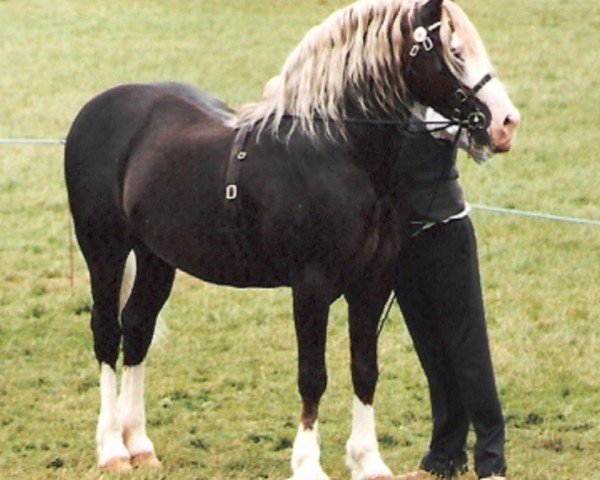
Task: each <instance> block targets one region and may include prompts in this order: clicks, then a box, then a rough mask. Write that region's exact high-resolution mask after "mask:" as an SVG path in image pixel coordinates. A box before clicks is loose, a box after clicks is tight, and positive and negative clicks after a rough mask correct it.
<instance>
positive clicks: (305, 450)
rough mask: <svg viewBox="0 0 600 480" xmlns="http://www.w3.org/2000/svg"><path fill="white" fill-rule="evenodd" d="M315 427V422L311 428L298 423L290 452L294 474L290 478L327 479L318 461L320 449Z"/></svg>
mask: <svg viewBox="0 0 600 480" xmlns="http://www.w3.org/2000/svg"><path fill="white" fill-rule="evenodd" d="M317 427H318V424H317V423H315V425H314V427H313V428H312V429H305V428H304V426H303V425H300V428H299V429H298V434H297V435H296V440H295V441H294V451H293V453H292V472H293V473H294V475H293V477H292V478H291V479H290V480H329V477H328V476H327V475H325V472H323V469H322V468H321V464H320V462H319V458H320V457H321V450H320V448H319V433H318V429H317Z"/></svg>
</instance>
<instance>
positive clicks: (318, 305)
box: [65, 0, 519, 480]
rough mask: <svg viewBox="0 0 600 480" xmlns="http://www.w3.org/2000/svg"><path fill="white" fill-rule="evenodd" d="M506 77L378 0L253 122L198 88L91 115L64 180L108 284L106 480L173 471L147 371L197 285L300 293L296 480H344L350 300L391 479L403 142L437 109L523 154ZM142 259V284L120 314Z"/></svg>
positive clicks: (116, 100)
mask: <svg viewBox="0 0 600 480" xmlns="http://www.w3.org/2000/svg"><path fill="white" fill-rule="evenodd" d="M491 72H492V66H491V63H490V61H489V58H488V56H487V54H486V51H485V47H484V45H483V42H482V41H481V38H480V37H479V35H478V33H477V31H476V29H475V27H474V26H473V25H472V23H471V22H470V20H469V19H468V17H467V16H466V14H465V13H464V12H463V11H462V10H461V9H460V8H459V7H458V6H457V5H456V4H454V3H452V2H451V1H449V0H361V1H358V2H356V3H353V4H351V5H349V6H348V7H346V8H343V9H340V10H338V11H336V12H334V13H333V14H331V16H330V17H328V18H327V19H326V20H325V21H324V22H323V23H321V24H320V25H318V26H316V27H314V28H313V29H312V30H310V31H309V32H308V33H307V34H306V36H305V37H304V38H303V40H302V41H301V42H300V43H299V44H298V46H297V47H296V48H295V49H294V51H293V52H292V53H291V54H290V56H289V57H288V58H287V60H286V61H285V63H284V66H283V68H282V70H281V75H280V76H279V77H278V78H277V80H276V81H275V82H274V83H273V84H272V85H271V86H270V88H269V90H270V92H269V94H268V95H266V96H265V97H264V98H263V99H262V100H260V101H258V102H257V103H255V104H250V105H246V106H244V107H242V108H241V109H239V110H237V111H235V110H233V109H232V108H230V107H229V106H228V105H226V104H225V103H224V102H222V101H221V100H219V99H217V98H215V97H214V96H212V95H210V94H209V93H207V92H204V91H202V90H198V89H196V88H194V87H191V86H187V85H181V84H177V83H158V84H127V85H120V86H117V87H114V88H112V89H110V90H107V91H105V92H103V93H101V94H99V95H98V96H96V97H94V98H93V99H91V100H90V101H89V102H88V103H87V104H86V105H85V106H84V107H83V108H82V109H81V111H80V112H79V113H78V115H77V117H76V118H75V120H74V122H73V124H72V126H71V128H70V131H69V133H68V136H67V140H66V145H65V179H66V186H67V191H68V200H69V207H70V211H71V215H72V218H73V223H74V229H75V234H76V238H77V242H78V244H79V247H80V250H81V252H82V254H83V257H84V259H85V261H86V264H87V268H88V270H89V274H90V280H91V293H92V299H93V307H92V312H91V329H92V332H93V341H94V352H95V356H96V359H97V361H98V364H99V368H100V397H101V398H100V413H99V417H98V426H97V446H98V452H97V453H98V465H99V468H101V469H104V470H111V471H127V470H130V469H132V468H134V467H148V468H158V467H160V466H161V462H160V461H159V460H158V456H157V455H156V453H155V448H154V445H153V443H152V441H151V440H150V438H149V437H148V435H147V431H146V413H145V407H144V376H145V369H144V365H145V358H146V354H147V352H148V348H149V345H150V343H151V340H152V336H153V332H154V328H155V324H156V318H157V315H158V314H159V312H160V310H161V308H162V306H163V305H164V303H165V301H166V300H167V298H168V297H169V295H170V292H171V289H172V285H173V281H174V276H175V271H176V270H177V269H179V270H182V271H185V272H187V273H189V274H191V275H193V276H195V277H197V278H199V279H202V280H204V281H207V282H212V283H215V284H219V285H229V286H234V287H239V288H244V287H264V288H274V287H291V290H292V299H293V300H292V303H293V318H294V322H295V332H296V337H297V349H298V350H297V352H298V355H297V364H298V389H299V393H300V396H301V401H302V408H301V414H300V422H299V427H298V430H297V434H296V439H295V441H294V444H293V448H292V455H291V457H292V458H291V467H292V471H293V479H295V480H308V479H310V480H324V479H327V478H328V477H327V475H326V474H325V472H324V471H323V469H322V467H321V465H320V461H319V457H320V447H319V442H318V407H319V402H320V399H321V397H322V395H323V394H324V392H325V389H326V385H327V372H326V366H325V343H326V328H327V320H328V312H329V308H330V305H331V304H332V302H334V301H335V300H336V299H337V298H340V297H342V296H343V297H344V298H345V299H346V301H347V304H348V322H349V335H350V341H351V362H350V363H351V373H352V383H353V390H354V403H353V414H352V415H353V420H352V431H351V435H350V437H349V439H348V442H347V444H346V452H347V464H348V466H349V467H350V469H351V472H352V478H353V479H358V480H364V479H374V478H392V473H391V470H390V469H389V468H388V467H387V466H386V464H385V463H384V461H383V460H382V458H381V455H380V453H379V449H378V444H377V438H376V434H375V414H374V409H373V401H374V394H375V387H376V383H377V377H378V367H377V334H376V330H377V324H378V320H379V317H380V314H381V312H382V311H383V309H384V305H385V303H386V300H387V299H388V296H389V293H390V291H391V283H392V270H393V263H394V260H395V258H396V256H397V252H398V250H399V247H400V244H401V242H402V240H403V238H406V235H407V228H406V223H407V222H406V211H405V210H406V209H405V208H404V206H403V190H404V189H403V179H402V177H401V175H400V173H399V169H398V168H397V162H396V158H397V156H398V155H397V154H398V151H399V149H400V146H401V144H402V138H403V135H402V132H403V129H405V128H406V127H407V124H408V117H409V115H410V113H411V112H412V111H418V110H419V109H422V108H424V107H425V106H427V107H431V108H433V109H435V110H436V111H437V112H439V113H440V114H441V115H443V116H444V117H446V118H448V119H450V122H451V123H452V124H456V125H459V126H460V127H461V128H464V129H465V130H466V131H468V132H469V136H470V138H471V141H473V142H474V144H475V145H477V146H478V148H480V149H482V150H486V151H488V152H504V151H508V150H509V149H510V147H511V142H512V139H513V136H514V132H515V129H516V126H517V125H518V119H519V117H518V115H519V114H518V111H517V110H516V108H515V107H514V106H513V104H512V103H511V101H510V99H509V97H508V95H507V93H506V91H505V89H504V87H503V85H502V83H501V82H500V80H499V79H498V78H497V77H496V76H494V75H493V74H492V73H491ZM131 252H133V253H134V254H135V259H136V263H137V270H136V273H135V280H134V285H133V288H132V291H131V294H130V296H129V297H128V299H127V300H126V302H122V301H121V302H120V300H119V290H120V286H121V283H122V279H123V275H124V269H125V264H126V260H127V258H128V256H129V255H130V253H131ZM121 341H122V347H121ZM121 348H122V351H123V371H122V379H121V387H120V392H119V391H118V390H119V389H118V385H117V383H118V380H117V362H118V357H119V353H120V350H121ZM223 361H226V360H225V359H223Z"/></svg>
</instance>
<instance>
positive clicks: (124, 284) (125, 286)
mask: <svg viewBox="0 0 600 480" xmlns="http://www.w3.org/2000/svg"><path fill="white" fill-rule="evenodd" d="M136 270H137V262H136V257H135V253H134V252H133V250H132V251H131V252H129V256H128V257H127V262H125V270H124V271H123V280H122V281H121V292H120V294H119V314H120V313H121V312H122V311H123V308H124V307H125V304H126V303H127V300H128V299H129V296H130V295H131V291H132V290H133V283H134V282H135V274H136ZM168 336H169V327H168V326H167V324H166V322H165V320H164V318H163V316H162V315H161V314H159V315H158V318H157V319H156V327H155V328H154V336H153V337H152V346H155V345H161V344H162V343H163V342H164V341H165V340H166V339H167V337H168Z"/></svg>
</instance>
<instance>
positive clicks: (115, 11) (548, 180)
mask: <svg viewBox="0 0 600 480" xmlns="http://www.w3.org/2000/svg"><path fill="white" fill-rule="evenodd" d="M344 4H345V2H344V1H343V0H307V1H304V2H296V1H292V0H271V1H265V0H227V1H226V2H225V1H220V0H196V1H192V0H189V1H171V2H165V1H157V0H151V1H146V2H140V1H134V0H122V1H120V2H104V1H97V0H82V1H76V0H54V1H53V2H47V1H42V0H28V1H24V0H5V1H0V64H1V65H2V68H1V70H0V99H1V100H0V137H47V138H60V137H64V135H65V134H66V131H67V129H68V127H69V125H70V122H71V121H72V119H73V117H74V115H75V114H76V112H77V111H78V110H79V108H80V107H81V106H82V104H83V103H84V102H85V101H86V100H87V99H89V98H90V97H91V96H93V95H95V94H96V93H98V92H100V91H101V90H103V89H105V88H108V87H110V86H113V85H115V84H118V83H123V82H139V81H156V80H166V79H172V80H178V81H183V82H189V83H192V84H195V85H197V86H200V87H202V88H204V89H207V90H209V91H212V92H214V93H216V94H217V95H219V96H220V97H221V98H223V99H225V100H226V101H227V102H229V103H230V104H232V105H233V106H236V107H237V106H240V105H241V104H242V103H244V102H246V101H252V100H255V99H257V98H258V97H259V95H260V92H261V90H262V86H263V84H264V83H265V82H266V80H267V79H269V78H270V77H271V76H272V75H274V74H275V73H277V71H278V69H279V68H280V66H281V64H282V63H283V61H284V59H285V57H286V55H287V53H288V52H289V51H290V50H291V48H293V46H294V45H295V44H296V43H297V42H298V41H299V40H300V38H301V36H302V35H303V33H304V32H305V31H307V30H308V29H309V28H310V27H311V26H312V25H313V24H315V23H316V22H318V21H320V20H321V19H323V18H324V17H325V16H326V15H327V14H328V13H329V12H330V11H332V10H334V9H336V8H338V7H341V6H343V5H344ZM460 4H461V5H462V6H463V7H464V8H465V10H466V11H467V13H468V14H469V16H470V17H471V18H472V19H473V20H474V22H475V24H476V25H477V26H478V28H479V31H480V33H481V34H482V36H483V38H484V41H485V42H486V45H487V46H488V49H489V52H490V56H491V57H492V59H493V60H494V63H495V65H496V67H497V70H498V73H499V74H500V76H501V77H502V78H503V80H504V81H505V84H506V85H507V87H508V89H509V91H510V93H511V96H512V98H513V100H514V102H515V104H516V105H517V107H518V108H519V109H520V110H521V113H522V116H523V125H522V128H521V132H520V134H519V141H518V145H517V147H516V148H515V150H514V152H512V153H510V154H509V155H506V156H503V157H498V158H496V159H494V160H493V161H491V163H489V164H488V165H486V166H485V167H483V168H481V167H477V166H476V165H474V164H473V162H470V161H468V160H466V159H462V160H461V163H460V166H461V171H462V177H463V182H464V186H465V188H466V191H467V193H468V198H469V200H470V201H471V202H472V203H480V204H488V205H496V206H500V207H510V208H520V209H525V210H536V211H544V212H548V213H554V214H559V215H569V216H575V217H583V218H590V219H596V220H597V219H599V218H600V189H599V188H598V184H599V183H598V182H599V178H600V175H599V168H598V155H597V153H596V151H595V148H596V144H597V141H598V138H599V136H598V135H599V134H598V120H599V116H598V106H599V105H600V81H599V80H600V77H599V76H598V69H599V68H600V50H599V49H598V48H597V45H598V44H599V43H600V4H599V3H598V2H597V1H596V0H572V1H570V2H568V3H567V2H564V1H559V0H532V1H530V2H522V1H520V0H519V1H517V0H504V1H502V2H489V1H482V0H461V1H460ZM473 218H474V221H475V224H476V227H477V230H478V237H479V248H480V257H481V269H482V277H483V283H484V290H485V299H486V305H487V313H488V321H489V330H490V337H491V343H492V351H493V357H494V362H495V368H496V374H497V381H498V384H499V389H500V394H501V399H502V402H503V405H504V410H505V415H506V417H507V427H508V430H507V436H508V443H507V450H508V451H507V454H508V461H509V469H510V476H509V478H510V479H512V480H557V479H560V480H594V479H595V480H598V479H600V456H599V453H598V452H600V422H599V418H600V375H599V359H600V288H599V283H600V229H598V228H592V227H581V226H573V225H567V224H559V223H549V222H544V221H536V220H529V219H522V218H512V217H502V216H496V215H492V214H484V213H479V212H475V213H474V214H473ZM0 232H1V235H0V479H2V480H4V479H15V478H27V479H46V478H49V479H54V478H57V479H94V478H99V477H101V478H111V477H110V476H109V475H100V473H99V472H98V471H97V469H96V467H95V462H96V459H95V444H94V435H95V423H96V415H97V407H98V392H97V373H98V372H97V365H96V364H95V361H94V357H93V353H92V344H91V332H90V331H89V328H88V325H89V307H90V297H89V289H88V281H87V274H86V271H85V268H84V264H83V260H82V258H81V256H80V255H79V253H78V252H75V263H74V286H73V288H71V280H70V261H69V258H70V253H69V238H70V225H69V219H68V212H67V206H66V195H65V190H64V185H63V179H62V148H61V147H59V146H44V147H40V146H38V147H31V146H26V147H15V146H0ZM165 317H166V318H167V320H168V324H169V328H170V335H169V337H168V341H167V342H163V343H161V344H159V345H158V346H156V347H155V348H154V350H153V351H152V353H151V356H150V359H149V366H148V382H147V390H148V395H147V407H148V420H149V432H150V435H151V437H152V438H153V440H154V442H155V445H156V447H157V450H158V453H159V456H160V457H161V458H162V460H163V462H164V469H163V470H162V471H161V472H159V473H156V474H144V473H141V472H136V473H134V474H132V475H131V476H130V477H131V478H133V479H142V478H151V479H154V478H155V479H215V478H216V479H255V478H270V479H271V478H273V479H280V478H285V477H286V476H287V475H288V474H289V471H290V470H289V457H290V452H291V443H292V441H293V438H294V434H295V428H296V424H297V419H298V414H299V399H298V395H297V393H296V381H295V340H294V337H293V325H292V321H291V305H290V292H289V291H288V290H286V289H280V290H269V291H267V290H244V291H240V290H233V289H227V288H218V287H214V286H212V285H208V284H204V283H201V282H198V281H196V280H193V279H191V278H189V277H186V276H184V275H180V276H179V277H178V279H177V281H176V286H175V289H174V294H173V295H172V297H171V301H170V303H169V304H168V306H167V308H166V311H165ZM380 351H381V354H380V358H381V370H382V375H381V381H380V384H379V389H378V392H379V394H378V397H377V410H378V421H379V435H380V440H381V448H382V453H383V456H384V458H385V459H386V461H387V463H388V464H389V465H390V466H391V467H392V468H393V469H394V470H395V471H396V472H399V473H400V472H403V471H405V470H408V469H412V468H414V467H415V466H416V464H417V462H418V460H419V459H420V456H421V454H422V452H423V451H424V450H425V449H426V448H427V441H428V434H429V406H428V400H427V398H428V397H427V389H426V385H425V380H424V377H423V375H422V373H421V371H420V369H419V366H418V364H417V361H416V356H415V353H414V350H413V348H412V346H411V342H410V340H409V338H408V336H407V333H406V330H405V328H404V326H403V322H402V319H401V317H400V315H399V313H398V311H397V310H395V311H394V312H393V313H392V317H391V321H390V323H389V324H388V326H387V327H386V330H385V332H384V334H383V337H382V340H381V347H380ZM328 362H329V371H330V385H329V389H328V391H327V393H326V396H325V398H324V401H323V404H322V411H321V435H322V441H323V459H322V460H323V466H324V468H325V470H326V471H327V472H328V473H329V474H330V475H331V476H332V479H342V478H347V477H348V475H347V472H346V470H345V467H344V466H343V460H342V456H343V453H344V444H345V441H346V438H347V436H348V434H349V430H350V428H349V427H350V423H349V420H350V411H351V399H352V397H351V389H350V379H349V372H348V341H347V335H346V321H345V306H344V305H343V303H342V302H339V303H337V304H336V305H335V307H334V309H333V314H332V317H331V322H330V329H329V348H328ZM469 478H470V477H469Z"/></svg>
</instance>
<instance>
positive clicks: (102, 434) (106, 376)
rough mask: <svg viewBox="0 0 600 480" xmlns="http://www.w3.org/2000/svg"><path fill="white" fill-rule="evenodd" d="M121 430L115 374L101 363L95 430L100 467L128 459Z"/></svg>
mask: <svg viewBox="0 0 600 480" xmlns="http://www.w3.org/2000/svg"><path fill="white" fill-rule="evenodd" d="M122 432H123V429H122V425H121V422H120V419H119V408H118V404H117V375H116V373H115V372H114V370H113V369H112V368H111V367H110V366H109V365H107V364H106V363H103V364H102V365H101V366H100V415H99V417H98V428H97V430H96V441H97V444H98V464H99V466H100V467H101V468H104V467H107V466H109V464H110V463H111V462H114V461H118V460H125V459H126V460H127V461H129V452H128V451H127V449H126V448H125V444H124V443H123V436H122Z"/></svg>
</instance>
